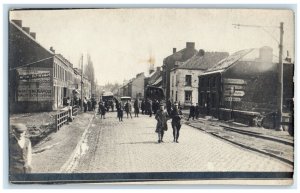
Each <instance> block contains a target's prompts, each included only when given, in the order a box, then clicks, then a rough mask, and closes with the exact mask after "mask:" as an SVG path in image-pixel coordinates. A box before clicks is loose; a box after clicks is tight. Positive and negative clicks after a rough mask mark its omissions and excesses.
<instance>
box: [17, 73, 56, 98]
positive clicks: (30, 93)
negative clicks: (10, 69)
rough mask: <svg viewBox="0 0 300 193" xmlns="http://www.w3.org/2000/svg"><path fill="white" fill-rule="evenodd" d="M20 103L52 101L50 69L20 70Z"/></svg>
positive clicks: (18, 77) (18, 95)
mask: <svg viewBox="0 0 300 193" xmlns="http://www.w3.org/2000/svg"><path fill="white" fill-rule="evenodd" d="M17 80H18V90H17V100H18V101H35V102H38V101H49V100H52V83H51V69H50V68H22V69H18V75H17Z"/></svg>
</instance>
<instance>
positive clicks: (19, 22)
mask: <svg viewBox="0 0 300 193" xmlns="http://www.w3.org/2000/svg"><path fill="white" fill-rule="evenodd" d="M11 21H12V22H14V23H15V24H16V25H17V26H19V27H22V20H17V19H13V20H11Z"/></svg>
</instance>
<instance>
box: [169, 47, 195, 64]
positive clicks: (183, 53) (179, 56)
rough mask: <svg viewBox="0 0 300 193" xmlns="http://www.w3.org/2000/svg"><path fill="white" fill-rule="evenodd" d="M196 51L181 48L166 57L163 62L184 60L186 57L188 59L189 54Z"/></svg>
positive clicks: (191, 54)
mask: <svg viewBox="0 0 300 193" xmlns="http://www.w3.org/2000/svg"><path fill="white" fill-rule="evenodd" d="M196 53H198V51H197V50H196V49H188V48H183V49H182V50H179V51H178V52H175V53H174V54H172V55H169V56H168V57H166V58H165V59H164V62H166V63H173V62H175V61H180V62H184V61H186V60H187V59H189V58H190V57H191V56H193V55H195V54H196Z"/></svg>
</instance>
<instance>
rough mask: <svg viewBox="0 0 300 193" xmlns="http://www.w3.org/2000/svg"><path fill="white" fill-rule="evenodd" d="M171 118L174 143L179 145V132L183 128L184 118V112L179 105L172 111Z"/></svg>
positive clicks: (175, 105) (176, 104)
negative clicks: (182, 121) (182, 119)
mask: <svg viewBox="0 0 300 193" xmlns="http://www.w3.org/2000/svg"><path fill="white" fill-rule="evenodd" d="M171 118H172V128H173V138H174V140H173V141H174V142H176V143H178V138H179V130H180V128H181V122H180V120H181V118H182V112H181V110H179V108H178V103H175V104H174V108H173V110H172V111H171Z"/></svg>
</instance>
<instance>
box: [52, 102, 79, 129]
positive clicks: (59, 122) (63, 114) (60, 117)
mask: <svg viewBox="0 0 300 193" xmlns="http://www.w3.org/2000/svg"><path fill="white" fill-rule="evenodd" d="M70 114H71V113H70V110H69V109H65V110H61V111H60V112H58V113H57V114H56V115H55V123H56V131H58V130H59V129H60V128H61V127H62V126H63V125H64V124H66V123H68V122H69V119H70ZM76 115H78V107H77V106H73V107H72V116H76Z"/></svg>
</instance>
